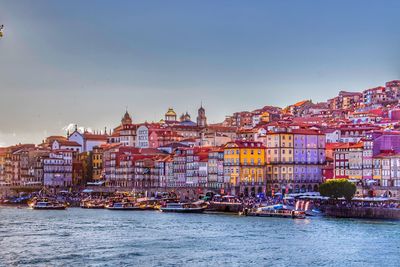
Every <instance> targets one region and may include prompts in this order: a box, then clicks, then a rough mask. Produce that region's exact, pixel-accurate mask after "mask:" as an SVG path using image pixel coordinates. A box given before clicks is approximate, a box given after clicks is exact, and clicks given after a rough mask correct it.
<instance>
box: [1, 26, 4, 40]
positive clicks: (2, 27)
mask: <svg viewBox="0 0 400 267" xmlns="http://www.w3.org/2000/svg"><path fill="white" fill-rule="evenodd" d="M3 29H4V25H1V26H0V37H3Z"/></svg>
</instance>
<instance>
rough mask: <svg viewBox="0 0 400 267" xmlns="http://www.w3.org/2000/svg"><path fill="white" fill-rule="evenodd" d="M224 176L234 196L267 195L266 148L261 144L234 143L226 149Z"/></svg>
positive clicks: (250, 142)
mask: <svg viewBox="0 0 400 267" xmlns="http://www.w3.org/2000/svg"><path fill="white" fill-rule="evenodd" d="M224 175H225V180H229V181H230V186H231V193H232V194H237V195H239V194H243V195H245V196H249V195H253V196H255V195H256V194H257V193H262V192H264V193H265V186H266V179H265V146H264V145H263V144H262V143H261V142H254V141H234V142H229V143H227V144H226V145H225V147H224Z"/></svg>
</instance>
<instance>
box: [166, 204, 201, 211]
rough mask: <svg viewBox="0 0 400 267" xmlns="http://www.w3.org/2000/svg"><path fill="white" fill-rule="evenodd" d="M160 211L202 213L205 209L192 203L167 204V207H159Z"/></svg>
mask: <svg viewBox="0 0 400 267" xmlns="http://www.w3.org/2000/svg"><path fill="white" fill-rule="evenodd" d="M160 210H161V211H163V212H179V213H202V212H203V211H204V210H205V207H202V206H199V205H196V204H193V203H167V205H166V206H165V207H161V208H160Z"/></svg>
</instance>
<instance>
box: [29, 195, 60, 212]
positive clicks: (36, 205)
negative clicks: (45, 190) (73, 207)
mask: <svg viewBox="0 0 400 267" xmlns="http://www.w3.org/2000/svg"><path fill="white" fill-rule="evenodd" d="M29 207H31V208H32V209H34V210H65V209H66V208H67V204H66V203H63V202H59V201H57V200H52V199H49V198H35V199H33V200H32V201H31V202H30V203H29Z"/></svg>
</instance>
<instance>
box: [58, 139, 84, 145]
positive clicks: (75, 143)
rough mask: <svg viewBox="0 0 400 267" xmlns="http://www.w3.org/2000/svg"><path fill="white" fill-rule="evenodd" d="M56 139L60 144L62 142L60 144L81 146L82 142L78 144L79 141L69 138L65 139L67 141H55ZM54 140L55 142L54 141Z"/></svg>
mask: <svg viewBox="0 0 400 267" xmlns="http://www.w3.org/2000/svg"><path fill="white" fill-rule="evenodd" d="M55 141H57V142H58V143H59V144H60V146H81V145H80V144H78V143H77V142H75V141H68V140H65V141H59V140H54V142H55ZM54 142H53V143H54Z"/></svg>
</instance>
